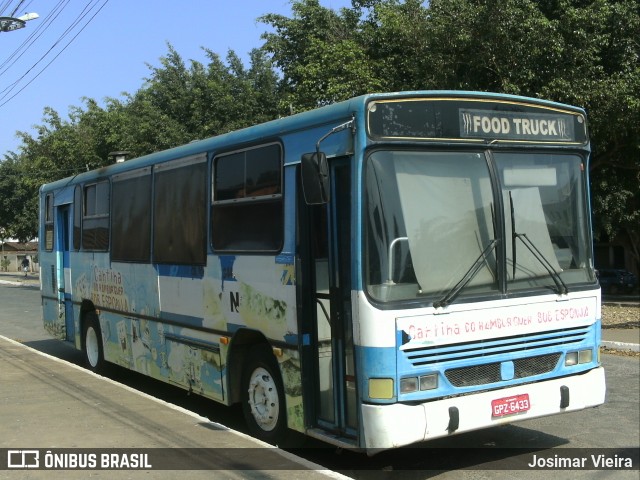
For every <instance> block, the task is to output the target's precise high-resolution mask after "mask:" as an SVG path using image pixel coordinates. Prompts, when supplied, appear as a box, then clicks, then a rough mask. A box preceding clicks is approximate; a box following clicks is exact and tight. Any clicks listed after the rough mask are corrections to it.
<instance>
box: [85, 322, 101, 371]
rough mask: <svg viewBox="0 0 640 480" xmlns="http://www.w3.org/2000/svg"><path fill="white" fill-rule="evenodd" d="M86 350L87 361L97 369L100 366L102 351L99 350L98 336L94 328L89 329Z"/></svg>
mask: <svg viewBox="0 0 640 480" xmlns="http://www.w3.org/2000/svg"><path fill="white" fill-rule="evenodd" d="M85 348H86V349H87V359H88V360H89V365H91V366H92V367H95V366H96V365H98V358H99V355H100V350H98V335H96V331H95V330H94V329H93V327H89V328H87V338H85Z"/></svg>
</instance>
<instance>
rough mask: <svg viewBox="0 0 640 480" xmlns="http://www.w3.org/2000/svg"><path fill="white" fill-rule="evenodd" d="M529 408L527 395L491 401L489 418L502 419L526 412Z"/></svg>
mask: <svg viewBox="0 0 640 480" xmlns="http://www.w3.org/2000/svg"><path fill="white" fill-rule="evenodd" d="M529 408H531V404H530V403H529V394H528V393H523V394H522V395H515V396H513V397H504V398H498V399H496V400H492V401H491V416H493V417H504V416H505V415H512V414H514V413H520V412H526V411H527V410H529Z"/></svg>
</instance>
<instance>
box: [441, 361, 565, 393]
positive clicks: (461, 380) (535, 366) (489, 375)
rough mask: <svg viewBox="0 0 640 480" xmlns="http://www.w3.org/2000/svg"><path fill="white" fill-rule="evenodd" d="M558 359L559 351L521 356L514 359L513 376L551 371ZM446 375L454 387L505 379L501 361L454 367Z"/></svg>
mask: <svg viewBox="0 0 640 480" xmlns="http://www.w3.org/2000/svg"><path fill="white" fill-rule="evenodd" d="M558 360H560V354H559V353H552V354H548V355H538V356H535V357H527V358H519V359H517V360H514V361H513V366H514V376H513V378H527V377H533V376H535V375H542V374H544V373H548V372H551V371H552V370H553V369H554V368H555V367H556V365H557V364H558ZM445 376H446V377H447V380H449V382H451V385H453V386H454V387H470V386H474V385H487V384H489V383H497V382H500V381H502V380H504V379H503V378H502V374H501V364H500V362H496V363H486V364H484V365H472V366H470V367H461V368H452V369H450V370H446V371H445Z"/></svg>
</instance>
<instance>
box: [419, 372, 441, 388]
mask: <svg viewBox="0 0 640 480" xmlns="http://www.w3.org/2000/svg"><path fill="white" fill-rule="evenodd" d="M434 388H438V374H437V373H432V374H430V375H423V376H421V377H420V390H433V389H434Z"/></svg>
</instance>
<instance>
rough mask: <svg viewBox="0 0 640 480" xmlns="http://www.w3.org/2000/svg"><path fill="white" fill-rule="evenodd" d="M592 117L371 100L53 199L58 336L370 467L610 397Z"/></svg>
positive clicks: (466, 99)
mask: <svg viewBox="0 0 640 480" xmlns="http://www.w3.org/2000/svg"><path fill="white" fill-rule="evenodd" d="M589 151H590V146H589V139H588V134H587V124H586V118H585V113H584V111H583V110H581V109H579V108H575V107H571V106H567V105H562V104H558V103H553V102H549V101H542V100H537V99H533V98H523V97H516V96H509V95H498V94H488V93H473V92H453V91H451V92H449V91H438V92H429V91H425V92H402V93H390V94H372V95H365V96H361V97H357V98H354V99H352V100H349V101H345V102H341V103H336V104H334V105H330V106H325V107H322V108H319V109H317V110H314V111H309V112H305V113H300V114H297V115H293V116H291V117H288V118H283V119H279V120H275V121H272V122H268V123H265V124H262V125H257V126H253V127H250V128H246V129H243V130H239V131H236V132H232V133H228V134H225V135H220V136H217V137H214V138H209V139H206V140H202V141H198V142H194V143H190V144H188V145H184V146H181V147H178V148H174V149H171V150H167V151H162V152H157V153H153V154H150V155H147V156H144V157H141V158H137V159H132V160H128V161H125V162H123V163H116V164H113V165H110V166H108V167H105V168H101V169H99V170H95V171H92V172H86V173H82V174H79V175H76V176H73V177H70V178H66V179H64V180H59V181H56V182H54V183H51V184H47V185H44V186H43V187H42V188H41V191H40V195H41V203H40V209H41V212H40V213H41V222H40V239H41V242H40V245H41V251H40V259H41V265H42V273H41V283H42V285H41V290H42V305H43V312H44V315H43V316H44V325H45V328H46V329H47V330H48V331H49V332H51V333H52V334H53V335H55V336H56V337H59V338H61V339H64V340H66V341H68V342H71V343H72V344H74V345H75V346H76V347H77V348H78V349H81V350H82V351H83V352H84V355H85V357H86V362H87V365H88V366H89V368H91V369H93V370H100V369H101V368H102V367H104V365H105V363H113V364H117V365H120V366H123V367H125V368H128V369H131V370H135V371H136V372H140V373H142V374H145V375H149V376H151V377H153V378H156V379H158V380H162V381H165V382H168V383H171V384H174V385H179V386H181V387H183V388H185V389H187V390H189V391H190V392H194V393H197V394H200V395H203V396H205V397H208V398H211V399H213V400H215V401H218V402H221V403H223V404H226V405H231V404H236V403H238V402H240V403H242V405H243V411H244V415H245V417H246V420H247V422H248V425H249V429H250V430H251V432H252V433H253V434H254V435H256V436H258V437H259V438H262V439H265V440H267V441H271V442H278V441H280V439H281V438H282V437H283V435H284V434H285V433H286V432H287V431H288V429H292V430H295V431H298V432H303V433H305V434H307V435H310V436H313V437H316V438H319V439H322V440H324V441H326V442H328V443H330V444H334V445H338V446H341V447H345V448H351V449H358V450H366V451H367V452H369V453H372V452H376V451H379V450H383V449H389V448H393V447H398V446H403V445H408V444H412V443H415V442H421V441H424V440H429V439H434V438H438V437H445V436H450V435H454V434H457V433H460V432H467V431H470V430H475V429H481V428H485V427H491V426H494V425H500V424H504V423H510V422H515V421H521V420H526V419H530V418H534V417H539V416H544V415H552V414H557V413H562V412H569V411H575V410H580V409H584V408H587V407H593V406H597V405H599V404H602V403H603V402H604V396H605V375H604V371H603V368H602V367H601V365H600V357H599V343H600V339H601V334H600V324H601V314H600V311H601V302H600V289H599V286H598V283H597V280H596V277H595V273H594V266H593V254H592V238H591V223H590V222H591V220H590V207H589V182H588V171H589V168H588V161H589Z"/></svg>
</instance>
